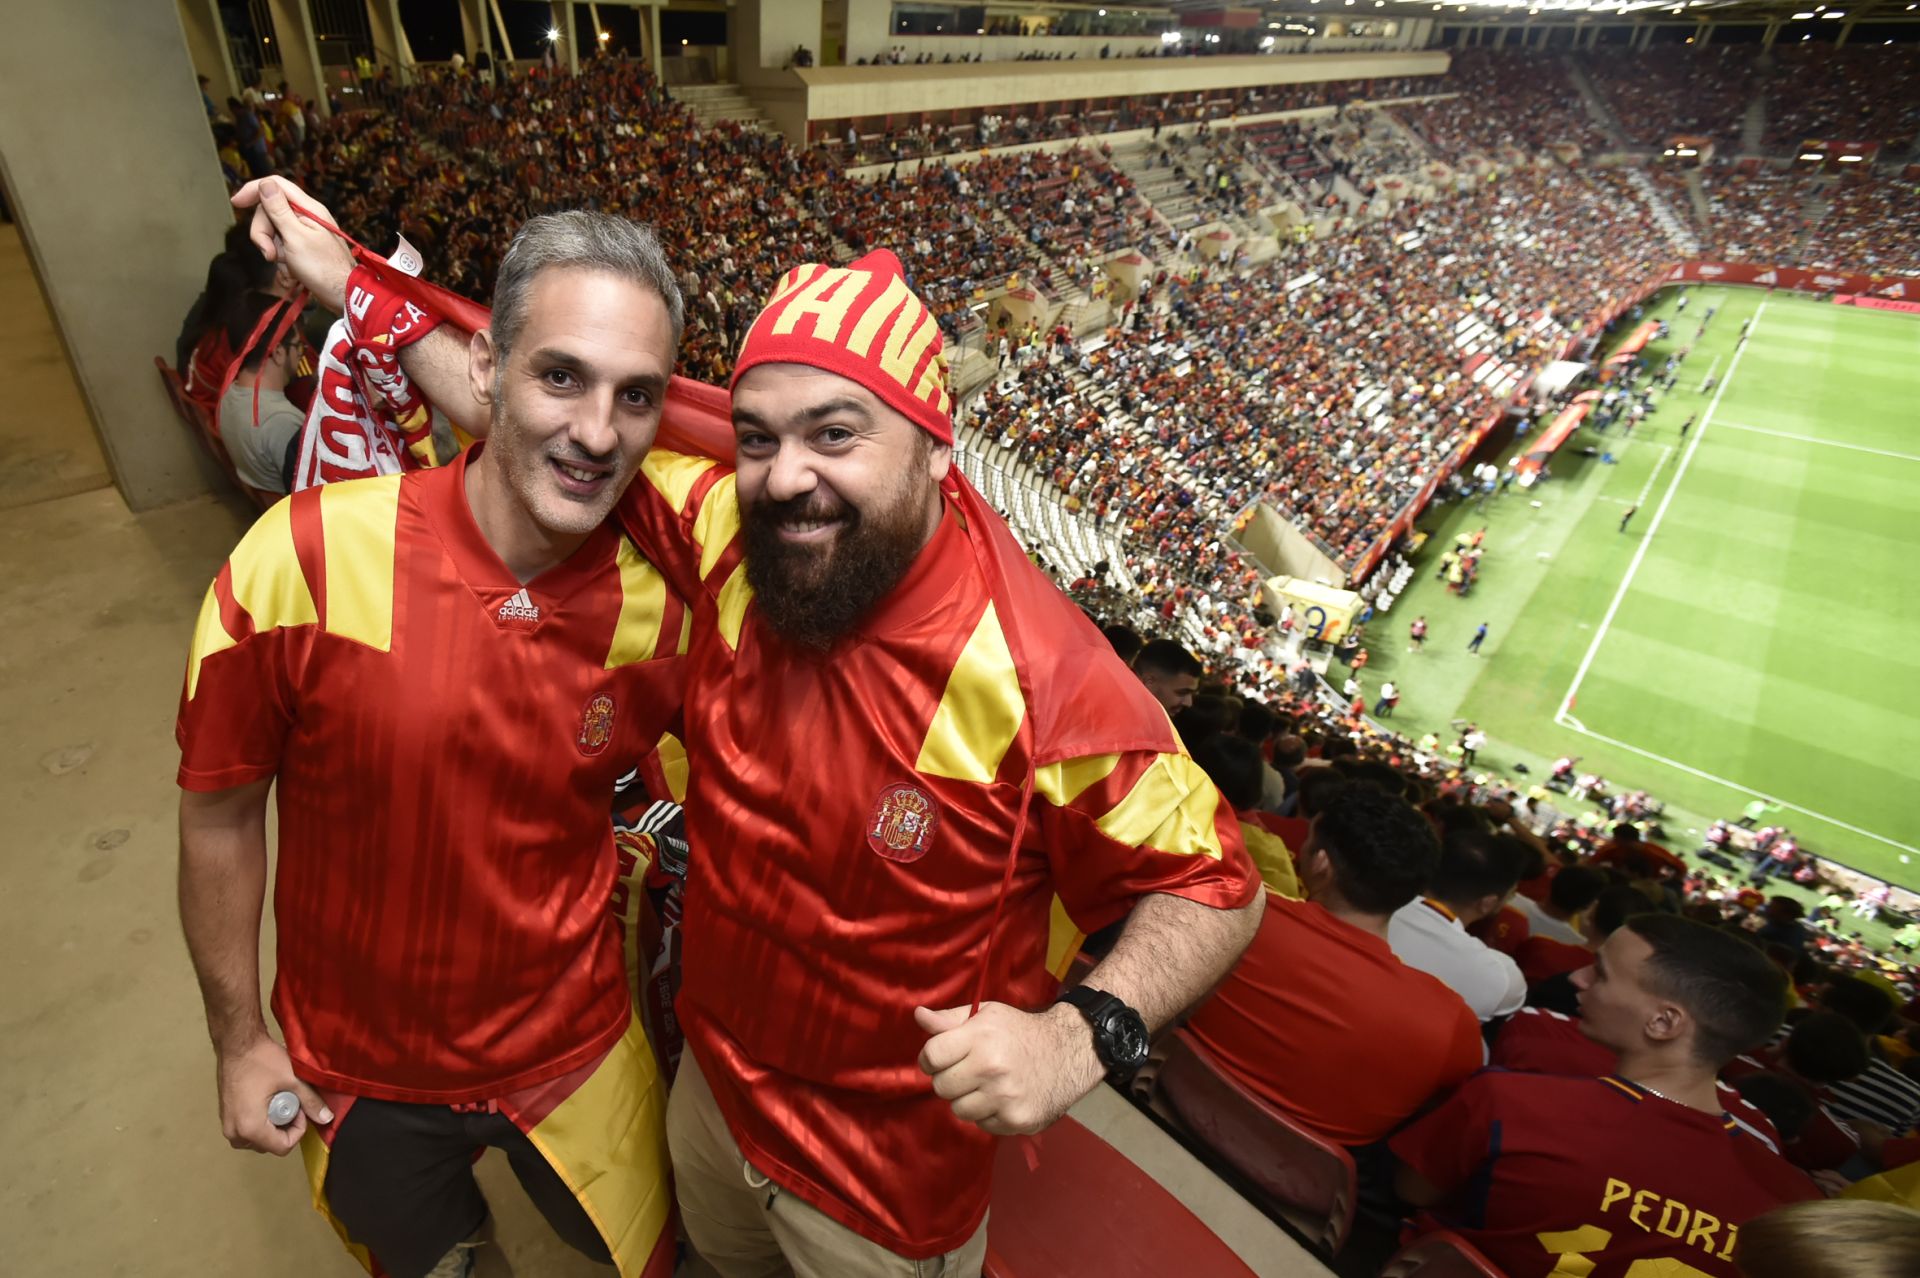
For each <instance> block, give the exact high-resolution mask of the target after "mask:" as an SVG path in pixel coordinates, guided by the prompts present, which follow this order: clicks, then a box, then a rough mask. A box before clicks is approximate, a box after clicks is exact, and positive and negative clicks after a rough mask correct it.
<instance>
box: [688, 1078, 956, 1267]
mask: <svg viewBox="0 0 1920 1278" xmlns="http://www.w3.org/2000/svg"><path fill="white" fill-rule="evenodd" d="M667 1149H668V1151H669V1153H670V1154H671V1155H672V1157H673V1181H674V1190H675V1193H676V1195H677V1197H678V1198H679V1202H680V1221H681V1224H682V1225H683V1226H684V1227H685V1228H686V1231H687V1237H688V1239H689V1240H690V1241H691V1242H692V1243H693V1247H694V1250H695V1251H697V1252H699V1253H700V1258H701V1259H702V1260H704V1261H706V1263H707V1264H708V1265H709V1266H710V1267H711V1268H712V1269H714V1270H715V1271H717V1272H718V1273H719V1274H720V1275H721V1278H786V1276H787V1275H792V1276H793V1278H978V1275H979V1273H980V1267H981V1265H982V1264H984V1263H985V1261H986V1256H987V1226H986V1222H984V1221H982V1222H981V1225H980V1228H979V1229H977V1230H975V1231H974V1235H973V1237H971V1238H969V1239H968V1240H967V1241H966V1242H965V1243H963V1244H962V1245H961V1246H960V1247H959V1248H957V1249H956V1250H954V1251H950V1252H948V1253H947V1254H946V1255H944V1256H934V1257H931V1258H930V1259H927V1260H908V1259H907V1258H906V1257H904V1256H900V1255H896V1254H895V1253H893V1252H891V1251H888V1250H887V1249H886V1248H885V1247H882V1246H881V1245H880V1244H879V1243H877V1242H874V1241H872V1240H871V1239H867V1238H863V1237H861V1236H860V1235H859V1234H856V1233H854V1232H853V1231H852V1230H851V1229H848V1228H847V1227H846V1226H845V1225H843V1224H841V1223H840V1222H839V1221H837V1220H834V1219H832V1218H831V1217H829V1216H827V1215H826V1214H825V1213H824V1212H822V1211H820V1209H819V1208H817V1207H815V1206H813V1205H812V1204H811V1203H807V1202H804V1201H802V1200H801V1199H800V1198H798V1197H797V1196H795V1195H793V1194H790V1193H788V1192H787V1191H786V1190H784V1189H782V1188H780V1187H779V1186H778V1185H775V1184H774V1183H773V1182H772V1181H770V1180H768V1179H767V1177H766V1176H765V1175H763V1174H762V1173H761V1172H760V1170H759V1169H758V1168H756V1167H755V1166H754V1165H753V1164H752V1163H750V1162H748V1161H747V1160H746V1159H745V1158H744V1157H743V1156H742V1155H741V1153H740V1146H739V1145H737V1144H736V1143H735V1142H734V1139H733V1134H732V1133H731V1132H729V1131H728V1130H727V1123H726V1120H725V1119H724V1118H722V1117H721V1116H720V1106H719V1105H718V1103H716V1102H715V1101H714V1099H713V1091H712V1089H711V1088H709V1087H708V1086H707V1080H706V1079H705V1078H704V1077H703V1076H702V1075H701V1073H700V1066H699V1064H698V1063H697V1062H696V1061H695V1060H694V1059H693V1053H692V1052H690V1051H688V1052H682V1053H681V1054H680V1072H679V1075H678V1076H677V1077H676V1078H675V1079H674V1082H673V1092H672V1094H671V1095H670V1096H669V1097H668V1099H667Z"/></svg>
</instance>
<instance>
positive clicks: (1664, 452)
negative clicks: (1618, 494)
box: [1633, 444, 1673, 510]
mask: <svg viewBox="0 0 1920 1278" xmlns="http://www.w3.org/2000/svg"><path fill="white" fill-rule="evenodd" d="M1672 455H1673V445H1672V444H1662V445H1660V460H1659V461H1657V462H1655V463H1654V464H1653V469H1652V470H1651V471H1649V472H1647V482H1646V483H1644V484H1642V485H1640V495H1639V496H1638V497H1635V498H1634V499H1633V508H1634V509H1635V510H1638V509H1640V508H1641V507H1642V506H1644V505H1646V504H1647V494H1648V493H1650V492H1652V491H1653V481H1654V480H1656V479H1658V478H1660V468H1661V467H1662V466H1664V465H1666V464H1667V458H1668V457H1670V456H1672Z"/></svg>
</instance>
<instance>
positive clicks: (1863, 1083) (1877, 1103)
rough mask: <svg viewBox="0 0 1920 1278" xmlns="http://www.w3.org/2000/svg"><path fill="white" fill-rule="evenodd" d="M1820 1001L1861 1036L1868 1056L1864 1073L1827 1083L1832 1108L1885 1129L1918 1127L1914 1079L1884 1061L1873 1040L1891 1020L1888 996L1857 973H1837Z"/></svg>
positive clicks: (1919, 1091) (1919, 1094) (1919, 1103)
mask: <svg viewBox="0 0 1920 1278" xmlns="http://www.w3.org/2000/svg"><path fill="white" fill-rule="evenodd" d="M1820 1006H1822V1007H1824V1008H1826V1009H1827V1010H1828V1011H1832V1012H1838V1013H1839V1014H1840V1015H1842V1016H1844V1017H1846V1018H1847V1019H1848V1020H1850V1021H1852V1022H1853V1023H1854V1025H1855V1026H1856V1027H1858V1028H1859V1030H1860V1032H1861V1033H1862V1034H1864V1035H1866V1036H1867V1050H1868V1052H1869V1053H1870V1054H1871V1055H1872V1057H1873V1060H1872V1061H1871V1062H1870V1063H1869V1064H1868V1066H1867V1069H1866V1072H1865V1073H1863V1074H1861V1075H1859V1076H1858V1077H1856V1078H1851V1079H1847V1080H1845V1081H1843V1082H1839V1083H1835V1084H1834V1085H1833V1088H1832V1091H1831V1096H1830V1102H1829V1103H1830V1104H1831V1105H1832V1107H1833V1112H1834V1113H1836V1114H1838V1115H1839V1116H1840V1117H1842V1118H1846V1119H1866V1120H1868V1121H1870V1122H1874V1123H1878V1124H1880V1125H1881V1126H1883V1127H1885V1128H1887V1129H1888V1130H1889V1131H1895V1132H1904V1131H1908V1130H1910V1129H1911V1128H1914V1127H1916V1126H1920V1082H1917V1081H1915V1080H1914V1079H1912V1078H1909V1077H1908V1076H1907V1075H1906V1074H1904V1073H1902V1072H1901V1071H1900V1069H1899V1068H1898V1067H1897V1066H1895V1065H1894V1064H1892V1063H1891V1062H1890V1061H1888V1059H1887V1057H1886V1054H1885V1052H1884V1050H1883V1049H1882V1048H1881V1046H1880V1044H1879V1043H1878V1042H1877V1041H1876V1040H1877V1038H1878V1036H1879V1035H1881V1034H1883V1033H1885V1032H1886V1031H1887V1028H1888V1026H1889V1025H1890V1024H1893V1023H1894V1021H1895V1017H1894V1001H1893V997H1892V996H1891V995H1889V994H1888V993H1887V992H1886V991H1885V990H1883V989H1881V988H1880V987H1879V986H1877V985H1875V984H1872V983H1871V982H1869V981H1868V980H1866V979H1865V978H1863V977H1858V976H1843V977H1841V978H1839V979H1838V980H1836V981H1834V982H1833V983H1831V984H1830V985H1828V986H1827V988H1826V990H1825V991H1824V992H1823V993H1822V994H1821V995H1820Z"/></svg>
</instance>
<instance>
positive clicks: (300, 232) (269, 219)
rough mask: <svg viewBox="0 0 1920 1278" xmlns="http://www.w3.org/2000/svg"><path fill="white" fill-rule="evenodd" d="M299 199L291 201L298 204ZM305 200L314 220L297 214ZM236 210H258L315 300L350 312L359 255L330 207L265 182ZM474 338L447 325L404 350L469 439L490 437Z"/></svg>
mask: <svg viewBox="0 0 1920 1278" xmlns="http://www.w3.org/2000/svg"><path fill="white" fill-rule="evenodd" d="M290 201H291V203H290ZM294 203H297V204H299V206H300V207H301V208H302V209H304V210H305V211H306V212H308V213H311V214H313V215H314V217H315V218H318V219H320V220H319V221H315V220H313V218H308V217H302V216H301V215H300V214H299V213H296V212H295V211H294V209H293V204H294ZM233 204H234V207H235V208H240V209H252V210H253V226H252V228H251V230H250V232H249V234H250V237H251V238H252V240H253V242H254V243H255V244H257V245H259V246H260V251H261V252H262V253H264V254H266V256H267V260H268V261H271V262H280V263H283V264H284V265H285V266H286V268H287V269H288V270H290V271H292V272H293V275H294V278H296V279H298V280H299V281H300V283H301V284H302V285H303V286H304V287H305V288H306V290H307V292H309V293H310V294H312V295H313V300H314V301H316V302H318V303H319V304H320V305H322V306H324V307H326V308H327V309H328V310H330V311H332V312H333V313H334V314H336V315H340V314H344V313H345V311H346V307H347V300H346V299H347V277H348V276H349V275H351V274H352V273H353V252H352V250H351V249H349V248H348V247H347V244H346V241H344V240H342V239H341V238H340V237H339V236H338V235H336V234H334V233H333V232H332V231H330V230H328V229H327V226H326V225H323V224H322V223H333V214H332V213H330V212H328V210H327V208H326V206H324V205H322V204H321V203H319V202H318V201H317V200H315V199H314V198H313V197H312V196H310V195H308V194H307V193H306V192H305V191H302V190H301V189H300V188H299V187H297V186H295V185H294V184H293V183H291V182H289V181H287V180H286V179H285V178H278V177H265V178H257V179H255V180H254V181H252V182H249V183H247V184H246V185H245V186H243V187H241V188H240V189H239V190H238V191H237V192H235V193H234V196H233ZM472 336H473V335H472V334H471V333H467V332H464V331H463V330H461V329H460V328H458V327H456V326H455V325H453V324H451V323H443V324H441V325H440V326H439V327H438V328H436V329H434V330H433V331H432V332H431V333H428V334H427V335H426V336H425V337H423V338H421V339H420V340H419V341H417V342H414V343H412V344H411V345H409V346H407V347H406V348H405V349H403V350H402V351H401V353H400V366H401V367H402V368H403V369H405V370H406V374H407V376H408V377H409V378H411V379H412V380H413V383H414V385H415V386H417V387H418V388H419V390H420V393H421V394H423V395H425V396H426V397H427V399H428V400H429V401H430V402H431V403H432V404H433V406H434V407H435V408H438V409H439V410H440V411H441V412H443V413H445V414H446V415H447V416H448V417H449V418H451V419H452V420H453V422H454V424H455V425H457V426H459V427H460V429H462V430H464V431H466V432H467V433H468V434H469V435H474V436H482V435H485V434H486V433H487V426H488V423H489V421H490V418H489V412H488V408H487V405H486V404H484V403H482V402H481V401H480V400H478V399H476V398H475V397H474V393H473V382H472V379H471V378H470V377H469V376H468V372H467V347H468V344H469V343H470V341H471V340H472Z"/></svg>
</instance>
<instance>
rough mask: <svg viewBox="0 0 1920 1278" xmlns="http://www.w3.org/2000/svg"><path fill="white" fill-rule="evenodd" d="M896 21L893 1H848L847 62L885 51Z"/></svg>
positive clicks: (871, 56) (870, 58)
mask: <svg viewBox="0 0 1920 1278" xmlns="http://www.w3.org/2000/svg"><path fill="white" fill-rule="evenodd" d="M892 22H893V0H847V47H846V62H847V65H848V66H852V65H853V64H854V62H856V61H857V60H859V59H861V58H865V59H866V60H867V61H869V62H871V61H873V59H874V58H876V57H878V56H879V55H880V54H882V53H884V52H885V51H886V49H887V47H888V41H887V34H888V28H889V27H890V26H891V25H892Z"/></svg>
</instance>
